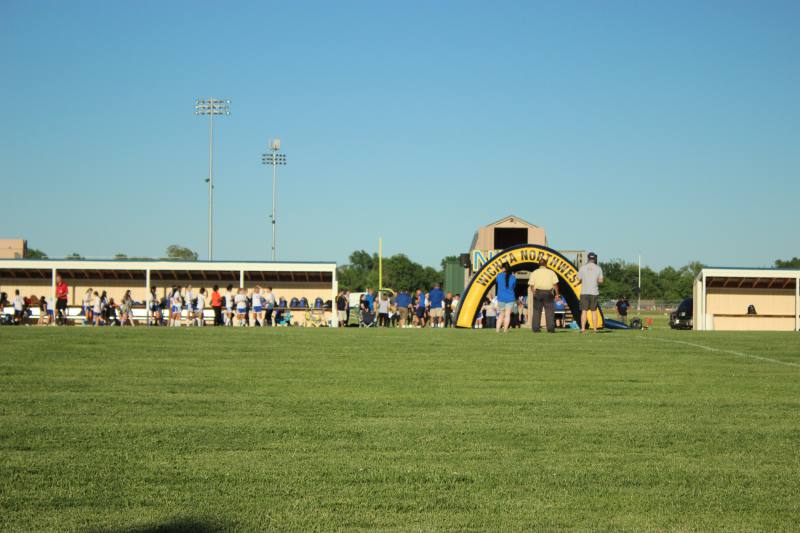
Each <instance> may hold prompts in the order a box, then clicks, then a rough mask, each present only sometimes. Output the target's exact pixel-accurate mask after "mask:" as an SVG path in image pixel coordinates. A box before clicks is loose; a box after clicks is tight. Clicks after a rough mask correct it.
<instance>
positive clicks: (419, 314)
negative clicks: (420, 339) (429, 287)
mask: <svg viewBox="0 0 800 533" xmlns="http://www.w3.org/2000/svg"><path fill="white" fill-rule="evenodd" d="M416 300H417V302H416V303H417V308H416V309H415V310H414V325H415V326H417V327H421V328H424V327H425V293H424V292H422V290H421V289H417V298H416Z"/></svg>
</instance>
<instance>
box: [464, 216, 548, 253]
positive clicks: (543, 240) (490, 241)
mask: <svg viewBox="0 0 800 533" xmlns="http://www.w3.org/2000/svg"><path fill="white" fill-rule="evenodd" d="M497 228H501V229H503V228H519V229H527V230H528V241H527V244H541V245H545V246H546V245H547V237H546V236H545V231H544V228H541V227H539V226H535V225H533V224H531V223H530V222H526V221H525V220H522V219H521V218H519V217H516V216H513V215H512V216H508V217H506V218H503V219H501V220H498V221H497V222H494V223H492V224H489V225H488V226H482V227H480V228H478V230H477V231H476V232H475V236H474V238H473V240H472V246H471V247H472V249H473V250H497V249H498V247H497V246H496V245H495V238H494V234H495V231H494V230H495V229H497Z"/></svg>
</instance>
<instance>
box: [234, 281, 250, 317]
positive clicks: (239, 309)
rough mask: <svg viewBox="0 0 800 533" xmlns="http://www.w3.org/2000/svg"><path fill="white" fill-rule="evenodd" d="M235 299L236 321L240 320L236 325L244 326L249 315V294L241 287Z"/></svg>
mask: <svg viewBox="0 0 800 533" xmlns="http://www.w3.org/2000/svg"><path fill="white" fill-rule="evenodd" d="M233 301H234V303H235V304H236V322H238V324H236V325H238V326H244V325H245V318H246V316H247V294H245V292H244V289H242V288H240V289H239V292H238V293H236V297H235V298H234V299H233Z"/></svg>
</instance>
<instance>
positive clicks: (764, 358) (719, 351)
mask: <svg viewBox="0 0 800 533" xmlns="http://www.w3.org/2000/svg"><path fill="white" fill-rule="evenodd" d="M642 337H645V336H644V335H642ZM646 338H648V339H650V340H654V341H660V342H671V343H673V344H683V345H685V346H693V347H694V348H700V349H702V350H706V351H708V352H716V353H726V354H730V355H736V356H738V357H747V358H749V359H758V360H759V361H766V362H767V363H775V364H778V365H785V366H793V367H795V368H800V364H798V363H790V362H788V361H781V360H779V359H772V358H770V357H764V356H762V355H755V354H752V353H745V352H737V351H735V350H723V349H722V348H713V347H711V346H705V345H703V344H696V343H694V342H687V341H676V340H672V339H660V338H658V337H646Z"/></svg>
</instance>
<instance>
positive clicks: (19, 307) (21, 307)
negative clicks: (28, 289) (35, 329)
mask: <svg viewBox="0 0 800 533" xmlns="http://www.w3.org/2000/svg"><path fill="white" fill-rule="evenodd" d="M24 311H25V298H23V297H22V296H21V295H20V293H19V289H16V290H15V291H14V323H15V324H17V325H20V324H22V322H23V314H24Z"/></svg>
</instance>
